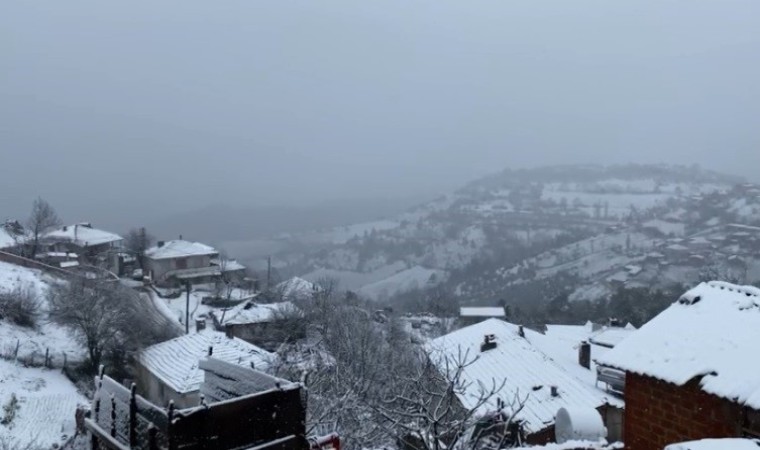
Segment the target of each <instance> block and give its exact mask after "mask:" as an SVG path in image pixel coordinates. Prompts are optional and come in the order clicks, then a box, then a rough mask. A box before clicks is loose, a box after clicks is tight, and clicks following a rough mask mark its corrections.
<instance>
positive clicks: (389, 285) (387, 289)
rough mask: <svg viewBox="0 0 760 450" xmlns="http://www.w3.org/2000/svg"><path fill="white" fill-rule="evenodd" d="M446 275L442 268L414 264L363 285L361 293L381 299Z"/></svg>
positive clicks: (371, 297)
mask: <svg viewBox="0 0 760 450" xmlns="http://www.w3.org/2000/svg"><path fill="white" fill-rule="evenodd" d="M445 276H446V272H444V271H442V270H435V269H427V268H425V267H421V266H414V267H411V268H409V269H406V270H403V271H401V272H398V273H396V274H394V275H392V276H390V277H388V278H386V279H384V280H382V281H378V282H375V283H372V284H368V285H366V286H363V287H362V288H361V289H359V293H361V294H362V295H364V296H366V297H367V298H370V299H372V300H379V299H383V298H387V297H391V296H393V295H395V294H397V293H399V292H405V291H410V290H412V289H417V288H424V287H425V286H427V285H428V284H429V283H430V282H431V277H433V280H441V279H442V278H443V277H445Z"/></svg>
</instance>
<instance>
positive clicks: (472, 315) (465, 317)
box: [459, 306, 507, 326]
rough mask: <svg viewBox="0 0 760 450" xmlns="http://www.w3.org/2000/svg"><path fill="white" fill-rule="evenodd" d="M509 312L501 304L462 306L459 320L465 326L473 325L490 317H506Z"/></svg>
mask: <svg viewBox="0 0 760 450" xmlns="http://www.w3.org/2000/svg"><path fill="white" fill-rule="evenodd" d="M506 318H507V313H506V312H505V311H504V308H502V307H501V306H462V307H461V308H459V322H460V323H461V324H462V325H463V326H467V325H473V324H476V323H478V322H482V321H484V320H488V319H506Z"/></svg>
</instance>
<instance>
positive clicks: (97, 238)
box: [45, 224, 124, 247]
mask: <svg viewBox="0 0 760 450" xmlns="http://www.w3.org/2000/svg"><path fill="white" fill-rule="evenodd" d="M45 238H48V239H54V240H65V241H69V242H73V243H74V244H76V245H78V246H80V247H89V246H91V245H101V244H107V243H109V242H119V241H122V240H124V238H122V237H121V236H119V235H118V234H115V233H111V232H110V231H104V230H99V229H97V228H92V226H91V225H90V224H74V225H65V226H63V227H61V228H58V229H57V230H53V231H50V232H48V233H46V234H45Z"/></svg>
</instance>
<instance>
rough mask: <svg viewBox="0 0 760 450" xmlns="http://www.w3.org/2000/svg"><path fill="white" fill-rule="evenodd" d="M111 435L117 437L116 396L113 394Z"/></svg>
mask: <svg viewBox="0 0 760 450" xmlns="http://www.w3.org/2000/svg"><path fill="white" fill-rule="evenodd" d="M111 437H112V438H115V437H116V397H114V396H113V394H111Z"/></svg>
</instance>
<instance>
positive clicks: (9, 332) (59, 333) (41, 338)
mask: <svg viewBox="0 0 760 450" xmlns="http://www.w3.org/2000/svg"><path fill="white" fill-rule="evenodd" d="M57 282H60V281H59V280H57V279H55V278H53V277H50V276H49V275H47V274H44V273H43V272H41V271H39V270H36V269H28V268H26V267H21V266H17V265H14V264H9V263H6V262H2V261H0V291H3V292H11V291H14V290H16V289H30V290H31V291H32V292H34V293H35V294H36V295H37V298H38V299H39V301H40V302H41V304H42V308H43V317H42V318H41V320H40V321H39V323H38V324H37V326H36V327H35V328H27V327H21V326H18V325H15V324H13V323H9V322H8V321H5V320H0V357H3V358H10V357H13V355H14V354H15V353H16V346H18V356H19V357H20V358H23V359H24V360H28V359H30V358H35V359H39V360H40V361H41V360H42V359H43V358H44V356H45V352H46V351H48V352H49V354H50V355H51V356H52V358H53V365H55V366H58V367H60V365H61V364H62V363H63V359H64V356H63V355H64V353H65V354H66V358H67V360H68V361H81V360H84V358H85V350H84V348H83V347H82V345H81V344H79V343H78V342H77V341H76V340H75V339H74V337H73V336H72V335H71V334H70V333H69V332H68V331H67V330H66V329H64V328H62V327H60V326H59V325H56V324H54V323H51V322H50V321H49V320H47V319H46V317H45V316H44V312H45V311H44V309H45V308H46V302H45V295H46V292H47V290H48V287H49V286H50V285H51V284H52V283H57Z"/></svg>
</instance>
